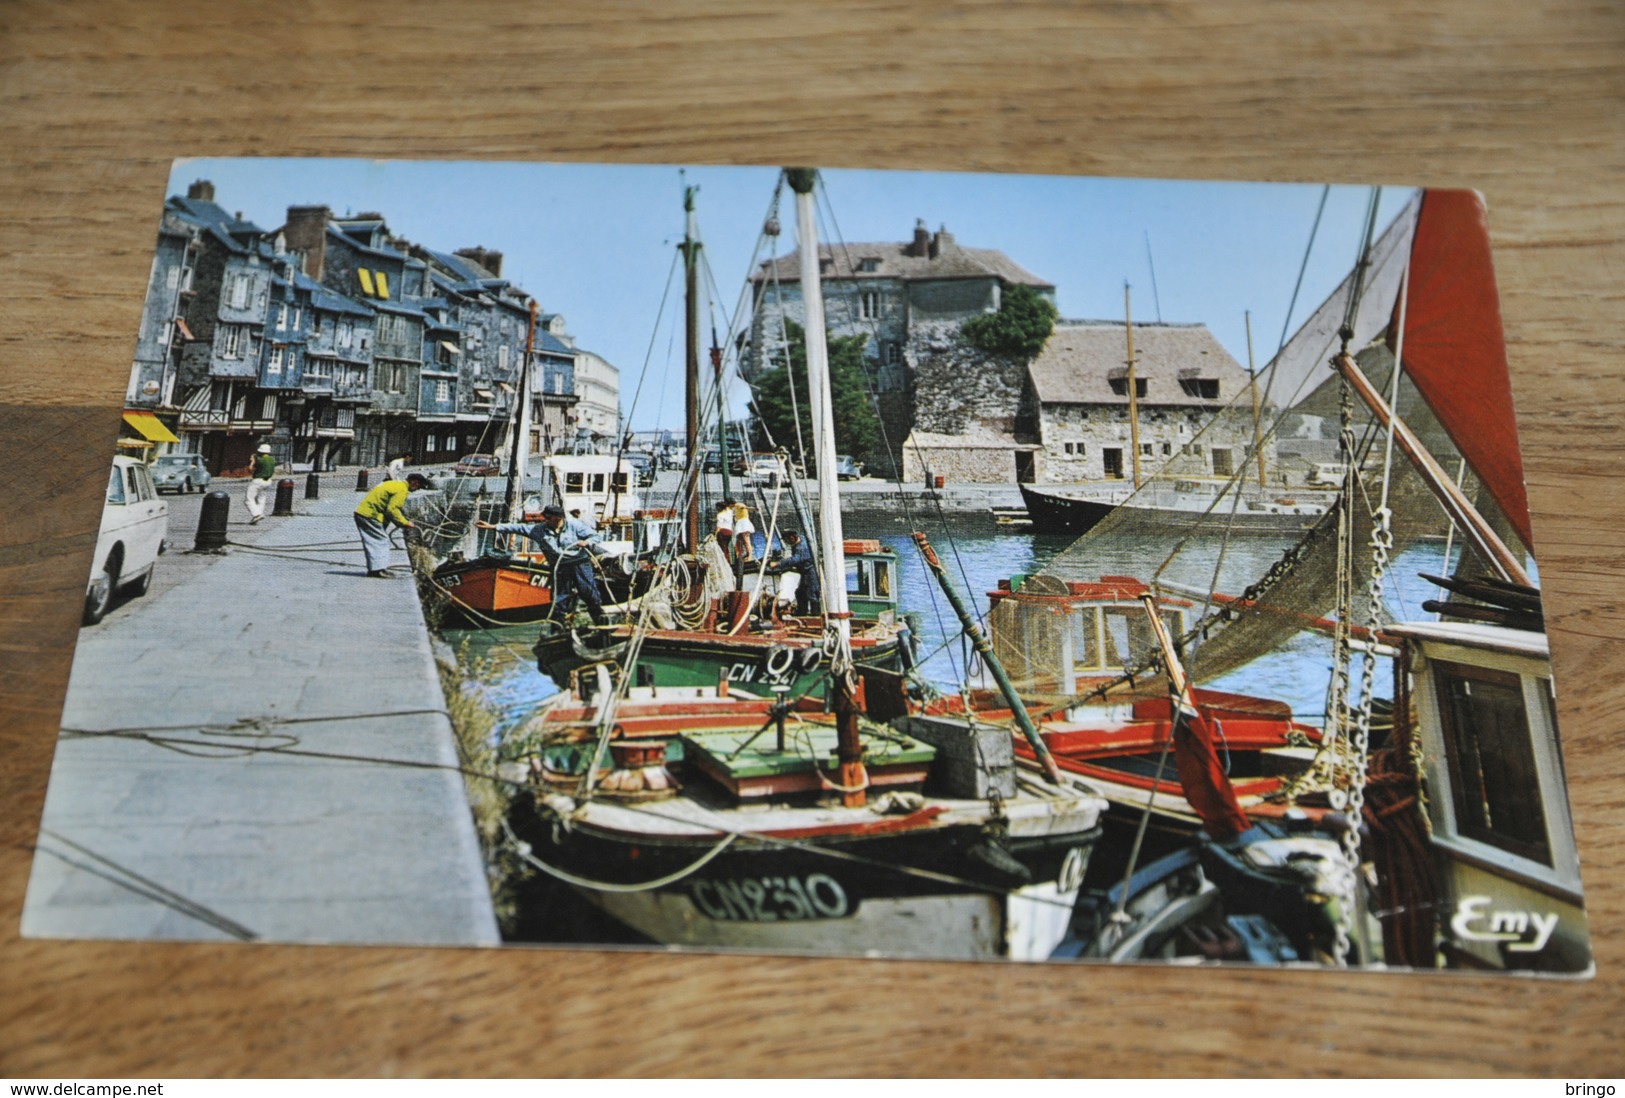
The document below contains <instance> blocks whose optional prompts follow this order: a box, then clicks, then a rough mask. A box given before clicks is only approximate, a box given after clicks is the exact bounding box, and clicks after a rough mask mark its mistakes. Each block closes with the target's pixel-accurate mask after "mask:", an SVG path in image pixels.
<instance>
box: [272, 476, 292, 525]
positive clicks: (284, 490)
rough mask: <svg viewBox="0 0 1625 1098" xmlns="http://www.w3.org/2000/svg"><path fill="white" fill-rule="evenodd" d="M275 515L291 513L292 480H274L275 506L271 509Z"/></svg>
mask: <svg viewBox="0 0 1625 1098" xmlns="http://www.w3.org/2000/svg"><path fill="white" fill-rule="evenodd" d="M271 514H272V515H273V516H275V515H291V514H293V481H291V480H279V481H277V482H276V507H275V508H274V509H273V510H272V511H271Z"/></svg>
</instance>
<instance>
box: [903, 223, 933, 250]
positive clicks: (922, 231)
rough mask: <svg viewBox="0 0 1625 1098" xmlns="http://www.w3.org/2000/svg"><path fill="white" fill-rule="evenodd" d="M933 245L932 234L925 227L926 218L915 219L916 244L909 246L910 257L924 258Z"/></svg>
mask: <svg viewBox="0 0 1625 1098" xmlns="http://www.w3.org/2000/svg"><path fill="white" fill-rule="evenodd" d="M930 245H931V232H930V230H929V229H927V228H926V227H925V218H923V217H916V218H915V219H914V243H912V244H910V245H909V246H908V254H909V255H917V256H921V257H924V256H925V255H926V253H927V250H928V249H929V248H930Z"/></svg>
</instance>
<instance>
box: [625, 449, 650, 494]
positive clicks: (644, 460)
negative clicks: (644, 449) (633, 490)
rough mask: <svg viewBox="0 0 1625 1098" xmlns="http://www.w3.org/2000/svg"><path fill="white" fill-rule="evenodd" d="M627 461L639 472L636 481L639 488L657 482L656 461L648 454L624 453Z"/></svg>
mask: <svg viewBox="0 0 1625 1098" xmlns="http://www.w3.org/2000/svg"><path fill="white" fill-rule="evenodd" d="M621 456H622V458H624V459H625V461H626V463H627V464H628V465H630V466H632V469H633V471H634V472H635V473H636V474H637V476H636V478H635V479H636V481H637V485H638V487H639V488H647V487H649V485H651V484H653V483H654V482H655V461H654V458H652V457H650V456H649V455H648V454H644V453H638V452H633V453H629V454H622V455H621Z"/></svg>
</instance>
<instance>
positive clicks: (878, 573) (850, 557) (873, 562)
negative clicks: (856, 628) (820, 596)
mask: <svg viewBox="0 0 1625 1098" xmlns="http://www.w3.org/2000/svg"><path fill="white" fill-rule="evenodd" d="M841 548H842V550H843V554H844V556H845V557H846V605H847V609H848V610H850V611H851V612H852V616H853V617H854V618H860V619H862V620H864V621H878V622H881V623H882V624H885V625H895V624H896V623H897V554H896V553H894V552H892V550H891V549H889V548H888V547H886V546H884V545H882V544H881V543H880V541H879V540H878V539H875V538H847V539H846V540H845V542H843V543H842V546H841Z"/></svg>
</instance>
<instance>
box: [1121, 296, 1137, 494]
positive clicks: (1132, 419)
mask: <svg viewBox="0 0 1625 1098" xmlns="http://www.w3.org/2000/svg"><path fill="white" fill-rule="evenodd" d="M1123 330H1124V331H1125V332H1127V333H1128V438H1129V449H1130V450H1132V451H1133V458H1134V490H1135V491H1136V492H1138V491H1139V490H1140V387H1139V384H1138V383H1137V382H1136V381H1135V380H1134V310H1133V308H1132V307H1131V306H1130V304H1129V289H1128V283H1127V282H1125V283H1123Z"/></svg>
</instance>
